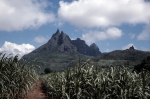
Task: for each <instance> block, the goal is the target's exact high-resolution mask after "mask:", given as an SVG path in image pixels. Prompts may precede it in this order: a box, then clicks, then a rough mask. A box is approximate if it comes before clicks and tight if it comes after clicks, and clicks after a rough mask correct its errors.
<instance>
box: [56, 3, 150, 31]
mask: <svg viewBox="0 0 150 99" xmlns="http://www.w3.org/2000/svg"><path fill="white" fill-rule="evenodd" d="M59 5H60V7H59V9H58V15H59V17H60V18H61V19H62V20H65V21H67V22H69V23H71V24H73V25H75V26H77V27H89V28H92V27H107V26H116V25H121V24H123V23H129V24H137V23H148V20H149V18H150V11H148V9H150V3H147V2H144V0H94V1H93V0H75V1H72V2H70V3H69V2H66V1H60V2H59Z"/></svg>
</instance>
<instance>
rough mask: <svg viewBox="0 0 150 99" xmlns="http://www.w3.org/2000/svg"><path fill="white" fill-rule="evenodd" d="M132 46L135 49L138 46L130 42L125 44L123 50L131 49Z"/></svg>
mask: <svg viewBox="0 0 150 99" xmlns="http://www.w3.org/2000/svg"><path fill="white" fill-rule="evenodd" d="M132 46H133V47H134V49H137V47H136V46H135V45H134V44H132V43H130V44H128V45H126V46H123V47H122V50H126V49H129V48H130V47H132Z"/></svg>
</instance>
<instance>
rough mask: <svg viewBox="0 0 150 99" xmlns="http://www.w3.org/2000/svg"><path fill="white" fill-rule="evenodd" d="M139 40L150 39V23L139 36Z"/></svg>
mask: <svg viewBox="0 0 150 99" xmlns="http://www.w3.org/2000/svg"><path fill="white" fill-rule="evenodd" d="M137 39H138V40H150V24H148V25H147V26H146V27H145V29H144V30H143V31H142V33H140V34H139V35H138V37H137Z"/></svg>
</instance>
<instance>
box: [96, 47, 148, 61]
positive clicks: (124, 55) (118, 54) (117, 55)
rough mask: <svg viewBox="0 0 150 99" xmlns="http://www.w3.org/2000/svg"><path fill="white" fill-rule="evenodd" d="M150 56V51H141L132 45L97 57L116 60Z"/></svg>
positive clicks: (134, 59) (139, 58) (140, 58)
mask: <svg viewBox="0 0 150 99" xmlns="http://www.w3.org/2000/svg"><path fill="white" fill-rule="evenodd" d="M147 56H150V52H146V51H140V50H136V49H134V47H133V46H132V47H130V48H129V49H126V50H115V51H112V52H109V53H103V54H100V55H99V56H97V59H106V60H107V59H114V60H132V61H136V60H142V59H143V58H145V57H147Z"/></svg>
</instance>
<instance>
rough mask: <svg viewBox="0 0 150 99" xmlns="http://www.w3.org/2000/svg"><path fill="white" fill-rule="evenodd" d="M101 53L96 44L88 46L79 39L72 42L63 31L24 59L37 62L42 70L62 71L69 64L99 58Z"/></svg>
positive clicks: (57, 32) (55, 34) (58, 32)
mask: <svg viewBox="0 0 150 99" xmlns="http://www.w3.org/2000/svg"><path fill="white" fill-rule="evenodd" d="M100 53H101V52H100V51H99V48H98V47H97V45H96V44H92V45H91V46H88V45H87V44H86V43H85V41H84V40H81V39H79V38H77V40H71V39H70V38H69V36H68V35H67V34H65V33H64V32H63V31H62V32H60V31H59V30H57V31H56V33H54V34H53V35H52V37H51V39H50V40H49V41H48V42H47V43H46V44H44V45H42V46H40V47H39V48H37V49H36V50H34V51H32V52H31V53H29V54H27V55H24V56H23V57H22V59H25V60H27V61H30V62H31V61H32V62H33V61H35V64H38V65H40V66H41V67H42V69H44V68H46V67H51V68H53V69H55V70H56V69H58V68H59V69H60V68H64V66H67V65H68V64H69V63H71V62H73V61H75V60H78V59H79V57H80V59H88V58H92V57H94V56H98V55H99V54H100Z"/></svg>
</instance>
